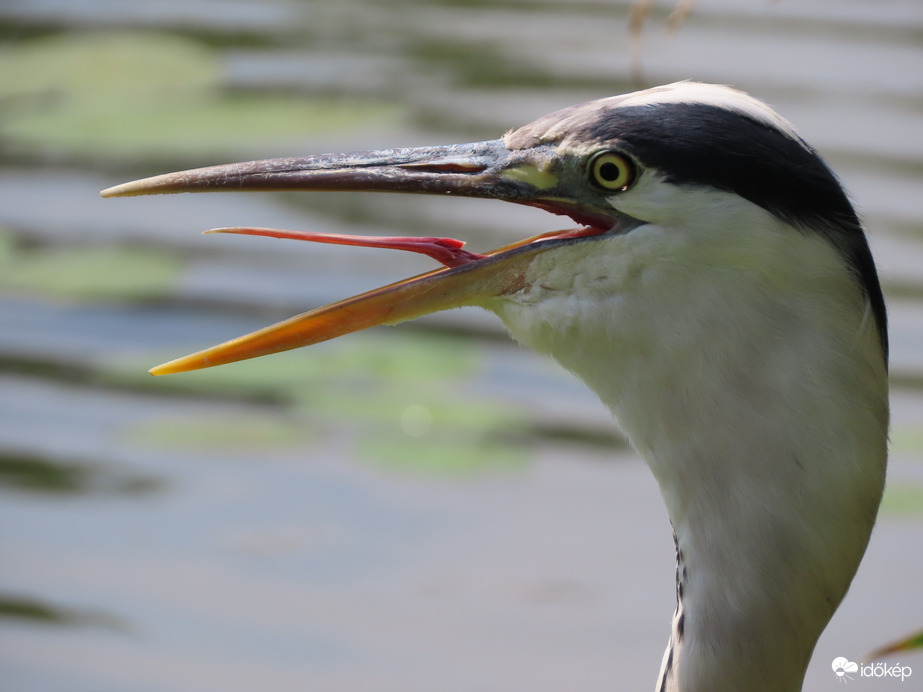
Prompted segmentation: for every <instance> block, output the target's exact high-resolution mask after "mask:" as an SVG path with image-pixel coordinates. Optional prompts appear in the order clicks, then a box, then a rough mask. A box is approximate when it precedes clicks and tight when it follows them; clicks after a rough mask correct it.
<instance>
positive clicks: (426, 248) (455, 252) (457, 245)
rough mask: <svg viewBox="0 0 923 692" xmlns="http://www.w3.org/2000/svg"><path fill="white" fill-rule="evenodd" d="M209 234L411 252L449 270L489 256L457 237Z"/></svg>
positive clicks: (247, 230)
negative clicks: (472, 250)
mask: <svg viewBox="0 0 923 692" xmlns="http://www.w3.org/2000/svg"><path fill="white" fill-rule="evenodd" d="M205 232H206V233H237V234H240V235H260V236H266V237H267V238H291V239H293V240H310V241H312V242H315V243H331V244H333V245H355V246H359V247H381V248H390V249H392V250H407V251H409V252H419V253H420V254H422V255H428V256H429V257H432V258H433V259H434V260H436V261H437V262H440V263H442V264H444V265H445V266H447V267H458V266H461V265H462V264H467V263H468V262H474V261H476V260H480V259H484V258H485V257H486V255H479V254H477V253H476V252H468V251H467V250H462V247H463V246H464V244H465V243H464V241H461V240H456V239H455V238H412V237H408V238H400V237H387V236H364V235H340V234H338V233H311V232H309V231H283V230H279V229H276V228H252V227H247V226H233V227H230V228H213V229H212V230H210V231H205Z"/></svg>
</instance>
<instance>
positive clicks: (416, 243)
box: [205, 212, 611, 269]
mask: <svg viewBox="0 0 923 692" xmlns="http://www.w3.org/2000/svg"><path fill="white" fill-rule="evenodd" d="M559 213H561V212H559ZM610 225H611V224H610ZM608 230H610V229H609V228H608V227H602V226H593V225H584V226H581V227H579V228H569V229H565V230H561V231H550V232H548V233H542V234H540V235H536V236H532V237H529V238H525V239H523V240H520V241H517V242H515V243H511V244H509V245H504V246H503V247H500V248H497V249H496V250H493V251H491V252H489V253H487V254H480V253H477V252H471V251H469V250H465V249H464V246H465V241H463V240H458V239H456V238H443V237H435V236H423V237H416V236H360V235H345V234H341V233H315V232H312V231H290V230H283V229H277V228H261V227H256V226H230V227H226V228H213V229H211V230H209V231H205V232H206V233H231V234H237V235H252V236H262V237H266V238H281V239H288V240H304V241H308V242H313V243H327V244H331V245H350V246H353V247H369V248H382V249H388V250H403V251H405V252H414V253H417V254H421V255H426V256H427V257H430V258H432V259H434V260H436V261H437V262H439V263H440V264H442V265H445V266H446V267H447V268H449V269H453V268H455V267H460V266H462V265H465V264H469V263H472V262H478V261H480V260H484V259H487V258H488V257H490V256H493V255H499V254H502V253H504V252H508V251H511V250H515V249H516V248H520V247H523V246H526V245H532V244H534V243H541V242H546V241H566V240H575V239H578V238H587V237H591V236H597V235H601V234H603V233H606V232H607V231H608Z"/></svg>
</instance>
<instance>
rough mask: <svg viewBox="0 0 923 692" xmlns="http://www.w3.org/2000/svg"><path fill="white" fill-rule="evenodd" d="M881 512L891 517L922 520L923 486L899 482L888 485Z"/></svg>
mask: <svg viewBox="0 0 923 692" xmlns="http://www.w3.org/2000/svg"><path fill="white" fill-rule="evenodd" d="M881 511H882V514H885V515H888V516H892V517H904V518H908V517H912V518H915V519H920V518H923V485H918V484H916V483H903V482H900V481H894V482H891V483H888V485H887V487H886V488H885V495H884V498H883V499H882V501H881Z"/></svg>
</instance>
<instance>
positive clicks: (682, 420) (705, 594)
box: [487, 190, 888, 692]
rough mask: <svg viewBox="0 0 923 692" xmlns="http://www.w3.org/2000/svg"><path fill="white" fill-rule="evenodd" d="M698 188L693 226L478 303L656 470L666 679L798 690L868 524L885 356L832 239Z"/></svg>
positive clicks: (648, 235) (685, 690)
mask: <svg viewBox="0 0 923 692" xmlns="http://www.w3.org/2000/svg"><path fill="white" fill-rule="evenodd" d="M710 194H711V199H710V201H708V203H707V204H706V207H707V206H708V205H709V204H710V205H711V207H712V208H711V209H704V210H703V211H704V212H707V213H703V214H700V215H699V216H698V218H701V219H702V224H701V228H696V218H697V216H696V214H695V213H691V214H684V217H683V218H682V219H681V222H682V225H683V227H682V228H680V227H678V225H679V223H678V222H679V221H680V220H679V219H677V220H676V221H677V226H676V227H674V226H673V225H672V222H673V221H674V220H672V219H669V218H663V219H660V220H659V224H655V223H651V224H648V225H645V226H641V227H639V228H637V229H635V230H633V231H631V232H629V233H626V234H624V235H614V236H612V237H607V238H603V239H595V240H591V241H586V242H582V243H577V244H574V245H572V246H570V247H568V248H561V249H557V250H555V251H554V252H549V253H545V254H544V255H540V256H539V257H538V258H537V259H536V260H535V262H534V263H533V265H532V266H531V268H530V273H529V276H528V277H527V278H528V282H527V283H528V284H529V286H528V287H527V288H526V289H524V290H523V291H521V292H520V293H518V294H516V295H512V296H507V297H504V298H502V299H498V300H497V301H495V302H493V303H491V304H490V305H488V306H487V307H489V308H490V309H491V310H493V311H495V312H496V313H497V314H499V315H500V317H501V318H502V319H503V321H504V322H505V323H506V325H507V327H508V328H509V329H510V331H511V333H512V334H513V336H514V337H515V338H517V339H518V340H519V341H521V342H523V343H524V344H526V345H528V346H530V347H532V348H534V349H536V350H538V351H541V352H546V353H550V354H551V355H552V356H554V357H555V358H556V359H557V360H558V361H560V362H561V363H562V364H563V365H564V366H565V367H566V368H568V369H570V370H572V371H573V372H574V373H576V374H577V375H578V376H579V377H581V378H582V379H583V380H584V381H585V382H586V383H587V385H589V386H590V387H591V388H592V389H594V390H595V391H596V393H597V394H598V395H599V396H600V397H601V399H602V400H603V401H604V402H605V403H606V404H607V405H608V406H609V407H610V409H611V410H612V411H613V413H614V414H615V416H616V418H617V420H618V421H619V423H620V425H621V426H622V428H623V429H624V430H625V432H626V433H627V435H628V436H629V438H630V439H631V441H632V443H633V445H634V446H635V447H636V448H637V449H638V451H639V452H640V453H641V455H642V456H643V457H644V459H645V461H646V462H647V464H648V465H649V466H650V468H651V470H652V471H653V473H654V475H655V476H656V478H657V481H658V482H659V484H660V488H661V492H662V494H663V498H664V501H665V503H666V505H667V508H668V510H669V513H670V518H671V521H672V524H673V527H674V531H675V534H676V538H677V548H678V552H679V553H681V556H682V567H681V569H680V574H679V577H680V580H681V587H682V603H681V606H680V609H679V611H678V612H677V616H676V618H675V619H674V632H673V636H672V637H671V644H670V648H668V651H667V654H666V655H665V657H664V671H663V673H662V674H663V678H662V681H661V682H660V683H658V685H659V686H660V688H662V689H663V690H673V691H675V692H722V691H728V692H731V691H733V692H739V690H742V689H746V690H750V691H761V690H766V691H767V692H768V691H769V690H772V692H795V691H797V690H800V689H801V684H802V679H803V677H804V673H805V669H806V667H807V664H808V661H809V660H810V657H811V653H812V651H813V648H814V645H815V643H816V641H817V638H818V637H819V636H820V633H821V632H822V631H823V629H824V627H825V626H826V624H827V622H828V621H829V619H830V617H831V616H832V614H833V612H834V611H835V609H836V608H837V606H838V604H839V603H840V600H841V599H842V598H843V596H844V594H845V593H846V590H847V588H848V587H849V584H850V581H851V580H852V577H853V575H854V574H855V571H856V569H857V567H858V564H859V561H860V560H861V558H862V555H863V553H864V551H865V547H866V544H867V542H868V538H869V535H870V532H871V530H872V526H873V524H874V520H875V515H876V513H877V509H878V504H879V501H880V498H881V492H882V488H883V484H884V474H885V465H886V454H887V451H886V447H887V428H888V398H887V373H886V368H885V364H884V358H883V356H882V352H881V345H880V343H879V341H878V337H877V333H876V327H875V324H874V319H873V318H872V317H871V315H870V314H868V308H867V304H866V300H865V297H864V296H863V294H862V291H861V289H860V287H859V286H858V284H857V282H856V281H855V279H854V278H853V276H852V275H851V274H850V273H849V271H848V270H847V269H846V267H845V265H844V262H843V260H842V258H841V257H840V256H839V255H838V253H837V252H836V250H835V249H834V248H833V247H832V245H830V243H828V242H827V241H826V240H824V239H823V238H821V237H820V235H819V234H816V233H811V232H804V231H800V230H797V229H794V228H791V227H789V226H787V225H785V224H783V223H782V222H780V221H778V220H777V219H775V218H774V217H772V216H770V215H769V214H768V213H766V212H764V211H763V210H761V209H759V208H758V207H755V206H753V205H751V204H749V203H747V202H744V201H743V200H741V199H739V198H737V197H735V196H733V195H725V194H724V193H719V192H714V193H710ZM704 197H708V195H704V194H703V191H702V190H697V191H696V195H695V199H696V200H702V199H703V198H704ZM716 205H717V206H718V207H720V210H718V209H716V208H714V207H716ZM669 206H674V205H669ZM675 207H676V208H685V209H687V210H688V209H689V208H690V205H688V204H686V205H675ZM717 211H720V214H718V213H716V212H717ZM718 218H720V219H724V222H723V223H724V225H723V226H721V227H718V228H715V227H714V223H715V220H716V219H718ZM690 224H691V226H690ZM678 628H679V629H678Z"/></svg>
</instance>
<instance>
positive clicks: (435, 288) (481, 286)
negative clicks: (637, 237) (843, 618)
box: [102, 140, 616, 375]
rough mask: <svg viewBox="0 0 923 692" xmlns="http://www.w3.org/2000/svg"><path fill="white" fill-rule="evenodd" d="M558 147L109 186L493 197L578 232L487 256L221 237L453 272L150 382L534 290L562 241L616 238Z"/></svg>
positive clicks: (438, 242) (117, 192) (331, 159)
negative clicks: (373, 251) (532, 270)
mask: <svg viewBox="0 0 923 692" xmlns="http://www.w3.org/2000/svg"><path fill="white" fill-rule="evenodd" d="M556 160H557V157H556V154H555V152H554V150H553V148H552V147H551V146H550V145H540V146H538V147H535V148H532V149H526V150H516V151H511V150H509V149H507V148H506V146H505V145H504V143H503V140H493V141H489V142H478V143H474V144H459V145H450V146H437V147H420V148H413V149H391V150H384V151H376V152H360V153H354V154H325V155H320V156H308V157H301V158H283V159H270V160H265V161H252V162H247V163H235V164H228V165H223V166H212V167H209V168H199V169H195V170H189V171H181V172H178V173H168V174H166V175H160V176H155V177H152V178H145V179H143V180H137V181H134V182H130V183H125V184H122V185H117V186H115V187H111V188H109V189H107V190H103V192H102V195H103V197H124V196H132V195H147V194H158V193H173V192H207V191H216V190H353V191H359V190H362V191H366V190H374V191H382V192H411V193H422V194H446V195H450V194H451V195H458V196H465V197H486V198H493V199H501V200H505V201H509V202H515V203H519V204H527V205H530V206H536V207H540V208H542V209H546V210H548V211H551V212H553V213H556V214H563V215H566V216H570V217H571V218H572V219H574V220H575V221H576V222H577V223H579V224H581V226H580V227H579V228H575V229H571V230H568V231H562V232H559V233H546V234H543V235H540V236H536V237H533V238H528V239H526V240H523V241H520V242H518V243H514V244H512V245H507V246H505V247H502V248H499V249H497V250H494V251H492V252H489V253H487V254H484V255H481V254H476V253H471V252H467V251H465V250H462V249H461V247H462V245H464V243H462V242H461V241H457V240H453V239H451V238H381V237H357V236H342V235H331V234H318V233H305V232H297V231H279V230H274V229H260V228H228V229H215V230H214V231H212V232H226V233H243V234H248V235H264V236H271V237H277V238H295V239H301V240H310V241H315V242H328V243H339V244H345V245H362V246H370V247H388V248H395V249H401V250H409V251H412V252H421V253H423V254H427V255H429V256H431V257H433V258H434V259H436V260H437V261H439V262H441V263H442V264H445V265H446V268H444V269H439V270H435V271H431V272H428V273H426V274H421V275H419V276H416V277H413V278H410V279H406V280H404V281H399V282H397V283H393V284H390V285H388V286H384V287H382V288H378V289H375V290H373V291H369V292H367V293H363V294H362V295H358V296H355V297H353V298H349V299H347V300H343V301H340V302H338V303H334V304H332V305H328V306H327V307H323V308H319V309H317V310H312V311H310V312H306V313H304V314H301V315H298V316H296V317H292V318H290V319H288V320H285V321H283V322H279V323H277V324H274V325H271V326H269V327H266V328H264V329H261V330H259V331H256V332H253V333H251V334H247V335H246V336H242V337H239V338H236V339H233V340H231V341H228V342H226V343H223V344H220V345H218V346H213V347H211V348H208V349H206V350H204V351H200V352H198V353H194V354H192V355H189V356H185V357H183V358H178V359H176V360H173V361H170V362H169V363H165V364H163V365H159V366H157V367H156V368H153V369H152V370H151V374H154V375H165V374H170V373H177V372H185V371H188V370H197V369H200V368H207V367H211V366H214V365H222V364H224V363H231V362H234V361H238V360H244V359H247V358H255V357H257V356H263V355H268V354H271V353H277V352H279V351H286V350H289V349H293V348H298V347H300V346H307V345H310V344H314V343H318V342H320V341H326V340H328V339H332V338H334V337H337V336H342V335H344V334H348V333H350V332H355V331H359V330H361V329H366V328H368V327H373V326H375V325H378V324H396V323H398V322H402V321H404V320H409V319H413V318H415V317H419V316H421V315H425V314H428V313H431V312H436V311H439V310H445V309H448V308H454V307H460V306H463V305H486V304H488V303H489V302H490V301H491V300H492V299H495V298H498V297H502V296H507V295H511V294H514V293H516V292H517V291H520V290H522V289H523V288H525V287H527V285H528V282H529V278H528V277H529V271H528V270H529V267H530V265H531V264H532V262H533V261H534V260H535V258H536V257H537V256H538V255H540V254H542V253H544V252H547V251H548V250H550V249H552V248H554V247H559V246H560V245H561V244H567V243H572V242H579V241H580V240H581V239H585V238H587V237H590V236H596V235H600V234H602V233H605V232H606V231H608V230H610V229H611V228H612V227H613V225H615V223H616V219H615V218H613V216H611V215H609V214H605V213H602V212H600V211H598V210H597V209H595V208H594V207H592V206H591V205H581V204H580V203H578V202H574V201H573V196H572V195H567V194H566V190H565V189H564V187H563V186H562V184H561V181H560V180H559V177H560V172H559V171H558V170H557V168H556Z"/></svg>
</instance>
